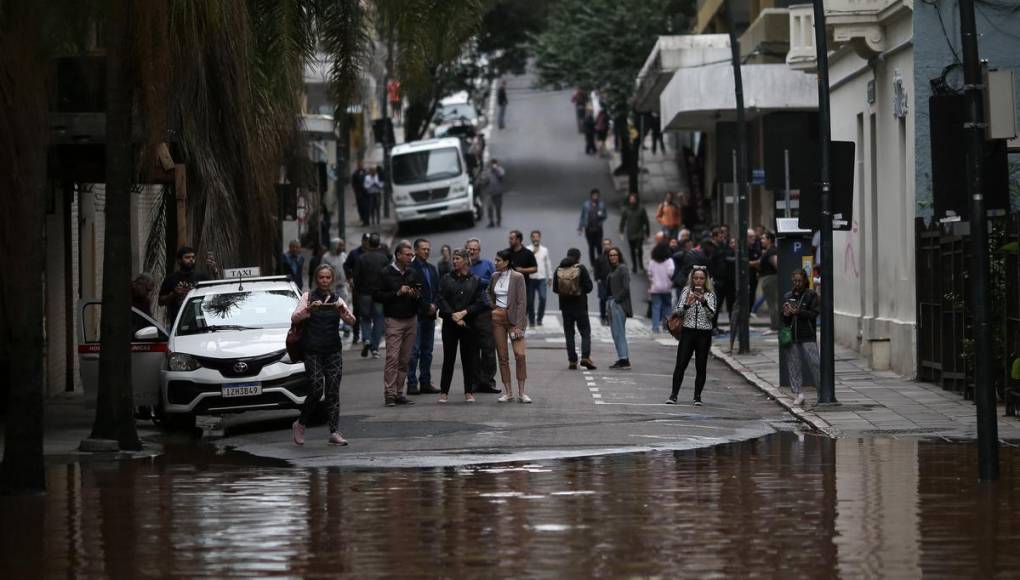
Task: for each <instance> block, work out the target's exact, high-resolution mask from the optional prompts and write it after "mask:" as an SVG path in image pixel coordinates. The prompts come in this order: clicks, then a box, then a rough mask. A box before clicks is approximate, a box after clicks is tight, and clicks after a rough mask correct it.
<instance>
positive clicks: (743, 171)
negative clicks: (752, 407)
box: [725, 0, 817, 354]
mask: <svg viewBox="0 0 1020 580" xmlns="http://www.w3.org/2000/svg"><path fill="white" fill-rule="evenodd" d="M733 1H734V0H725V5H726V25H727V28H729V31H730V54H731V55H732V58H733V92H734V96H735V97H736V103H737V165H736V173H737V177H736V180H737V215H738V216H739V221H740V223H739V224H738V230H737V231H739V232H740V235H741V236H742V237H745V236H746V235H747V225H748V224H747V222H748V215H747V121H746V120H745V119H744V81H743V76H742V75H741V72H740V41H738V40H737V32H736V30H735V28H734V25H733V9H732V7H731V6H730V4H732V3H733ZM816 1H817V0H816ZM747 250H748V248H747V242H746V241H744V242H742V243H739V244H737V305H738V308H737V311H738V313H739V314H738V316H737V318H738V320H737V333H738V334H737V337H738V340H739V342H740V344H739V347H738V350H737V352H738V353H739V354H747V353H749V352H751V333H750V329H749V327H748V311H749V310H750V307H751V304H750V299H749V297H748V294H749V293H750V291H751V290H750V288H748V281H749V279H750V272H749V271H748V262H747ZM730 327H731V328H730V332H733V325H732V324H731V325H730Z"/></svg>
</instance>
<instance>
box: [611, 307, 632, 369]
mask: <svg viewBox="0 0 1020 580" xmlns="http://www.w3.org/2000/svg"><path fill="white" fill-rule="evenodd" d="M606 306H607V307H609V330H610V331H611V332H612V333H613V345H614V346H616V357H617V358H619V359H630V350H629V349H628V348H627V315H626V314H625V313H624V312H623V307H622V306H620V305H619V304H617V303H616V302H615V301H614V300H613V299H612V298H610V299H608V300H606Z"/></svg>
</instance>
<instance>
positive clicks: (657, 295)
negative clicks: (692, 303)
mask: <svg viewBox="0 0 1020 580" xmlns="http://www.w3.org/2000/svg"><path fill="white" fill-rule="evenodd" d="M675 270H676V264H674V263H673V260H672V256H670V254H669V245H668V244H666V243H661V244H656V246H655V247H654V248H652V259H651V260H649V262H648V281H649V285H648V297H649V298H650V299H651V301H652V333H653V334H659V327H660V325H661V324H662V319H663V318H666V317H667V316H668V315H669V311H670V310H671V304H672V300H671V298H672V297H673V293H672V291H673V273H674V272H675Z"/></svg>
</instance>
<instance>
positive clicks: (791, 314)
mask: <svg viewBox="0 0 1020 580" xmlns="http://www.w3.org/2000/svg"><path fill="white" fill-rule="evenodd" d="M791 277H792V281H793V290H790V291H789V292H787V293H786V297H785V298H786V300H785V301H784V302H783V326H786V327H787V328H789V329H790V336H791V338H792V339H793V342H792V344H790V345H789V346H787V347H786V348H784V349H782V351H783V356H785V357H786V368H787V369H789V371H790V372H789V375H790V390H792V391H793V394H794V395H795V396H796V398H795V399H794V404H795V405H803V404H804V391H803V390H802V387H803V385H804V378H805V375H806V376H807V384H809V385H813V386H815V387H817V386H818V375H819V372H818V342H817V340H818V339H817V336H816V334H815V320H816V319H817V318H818V303H819V300H818V294H817V293H815V291H814V290H812V289H811V288H809V287H808V277H807V272H805V271H804V270H801V269H800V268H798V269H796V270H794V271H793V273H792V274H791Z"/></svg>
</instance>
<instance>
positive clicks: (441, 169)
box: [393, 147, 461, 185]
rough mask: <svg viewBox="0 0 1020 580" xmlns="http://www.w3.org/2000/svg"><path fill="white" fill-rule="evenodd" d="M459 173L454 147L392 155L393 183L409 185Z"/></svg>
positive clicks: (457, 152)
mask: <svg viewBox="0 0 1020 580" xmlns="http://www.w3.org/2000/svg"><path fill="white" fill-rule="evenodd" d="M460 173H461V167H460V152H459V151H458V150H457V148H456V147H444V148H442V149H428V150H425V151H415V152H412V153H403V154H401V155H396V156H394V157H393V183H396V184H398V185H410V184H414V183H425V182H428V181H439V180H441V179H449V178H451V177H457V176H458V175H460Z"/></svg>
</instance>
